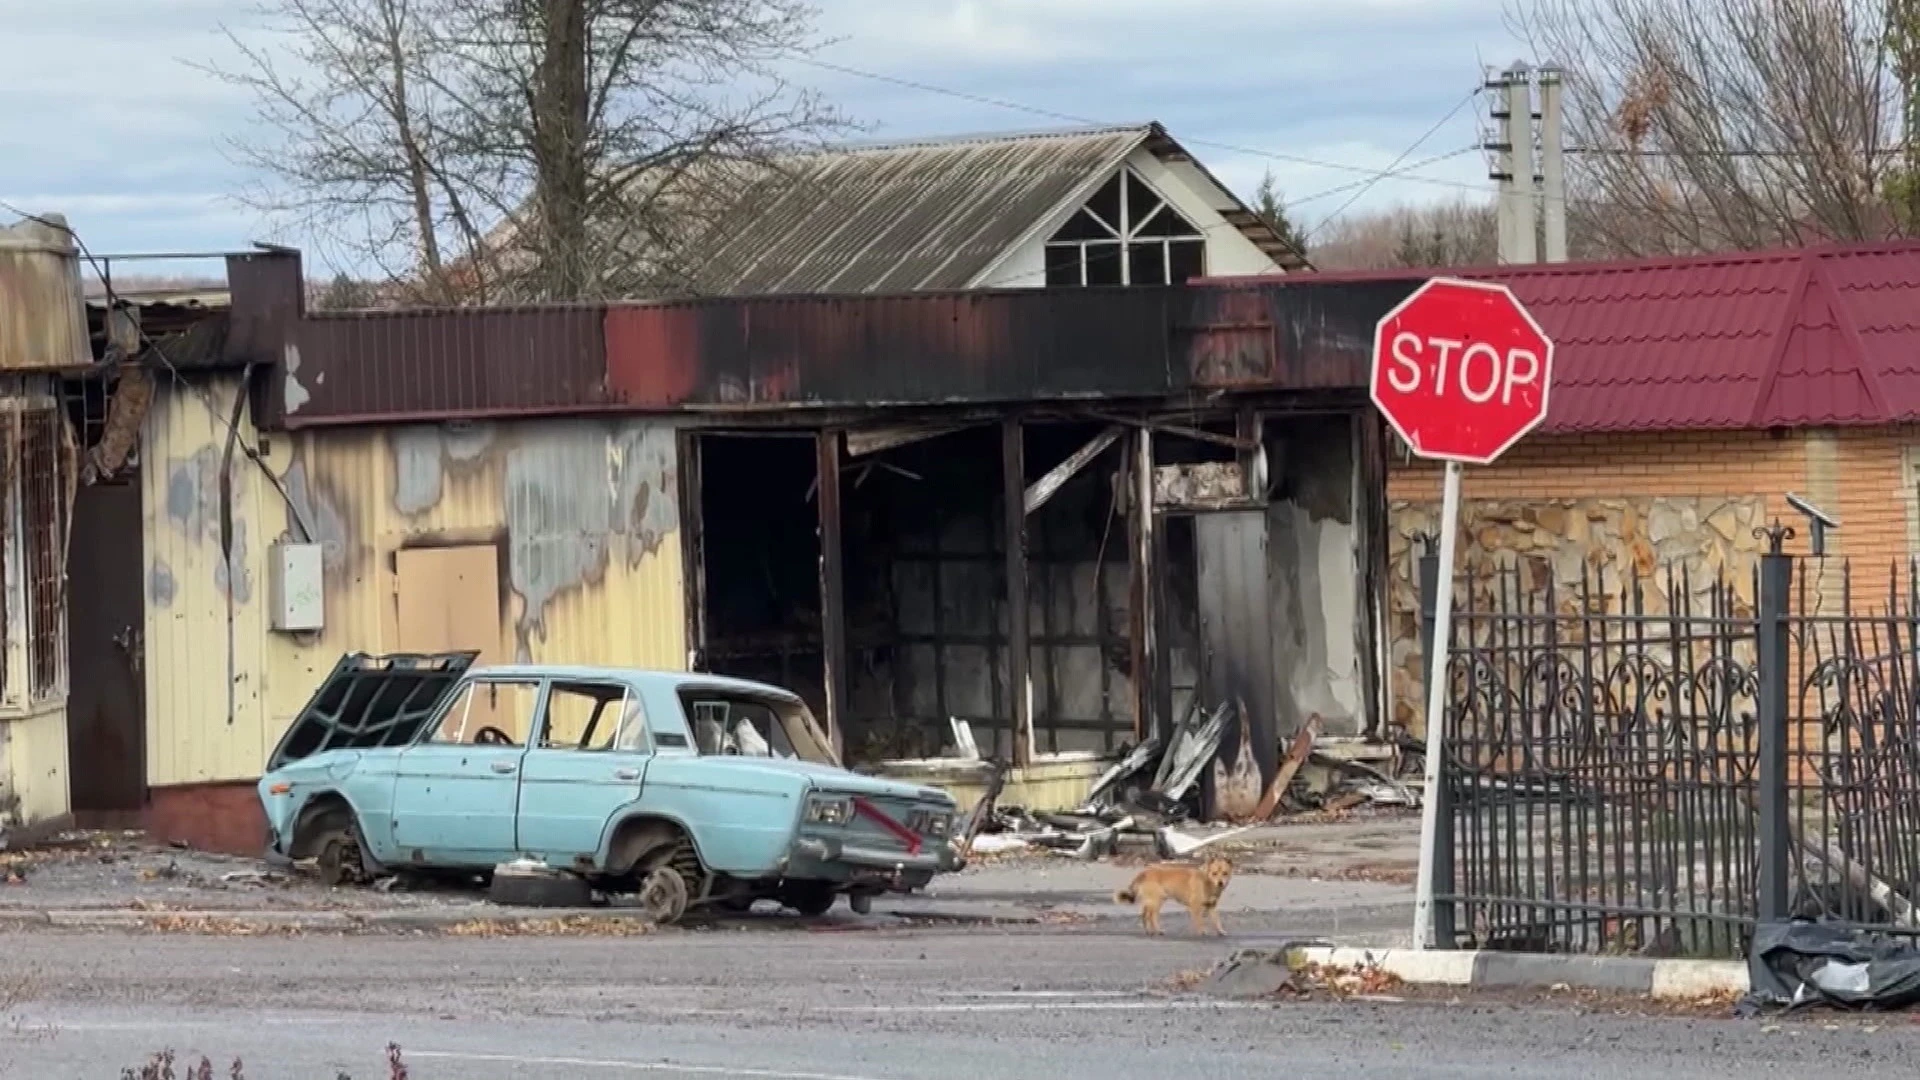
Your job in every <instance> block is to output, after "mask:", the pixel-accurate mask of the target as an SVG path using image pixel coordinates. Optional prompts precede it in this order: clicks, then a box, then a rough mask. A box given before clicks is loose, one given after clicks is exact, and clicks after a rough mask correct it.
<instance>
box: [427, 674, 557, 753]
mask: <svg viewBox="0 0 1920 1080" xmlns="http://www.w3.org/2000/svg"><path fill="white" fill-rule="evenodd" d="M539 700H540V683H539V682H538V681H537V680H533V679H476V680H473V681H471V682H469V683H467V684H466V685H465V686H463V687H461V688H460V690H459V691H458V692H457V694H456V696H455V697H454V700H453V704H452V705H451V706H450V707H449V708H448V709H447V712H446V715H445V716H442V717H441V718H440V723H439V725H438V726H436V727H435V728H434V730H433V736H432V737H431V738H430V739H428V740H427V741H428V742H432V743H441V744H452V745H465V746H474V745H509V746H519V745H522V744H523V743H525V742H526V739H527V732H528V731H529V730H530V729H531V728H532V727H533V723H532V721H533V709H534V705H535V704H536V703H538V701H539Z"/></svg>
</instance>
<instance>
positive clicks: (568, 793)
mask: <svg viewBox="0 0 1920 1080" xmlns="http://www.w3.org/2000/svg"><path fill="white" fill-rule="evenodd" d="M651 750H652V747H651V744H650V743H649V741H648V738H647V718H646V711H645V709H644V708H643V707H642V705H641V702H640V697H639V695H638V694H636V693H635V692H634V691H633V689H632V688H631V687H629V686H627V685H626V684H624V683H621V682H619V681H617V680H613V679H608V680H594V679H556V680H554V681H553V683H552V684H551V685H550V686H549V687H548V689H547V696H546V703H545V705H544V707H543V709H542V715H541V724H540V727H539V732H538V734H537V735H536V736H535V738H534V740H533V743H532V745H531V746H530V747H529V748H528V749H527V754H526V757H525V759H524V760H523V762H522V764H521V769H520V819H519V825H518V829H519V836H520V849H521V850H522V851H524V852H526V853H527V854H529V855H534V856H537V857H540V858H543V859H545V860H546V862H547V864H548V865H550V866H575V867H586V866H590V865H592V864H593V861H594V857H595V855H596V854H597V853H598V852H599V850H600V841H601V839H602V837H603V836H604V835H605V832H606V825H607V820H608V819H609V818H610V817H612V816H613V815H614V814H615V813H616V812H617V811H619V810H620V809H621V808H622V807H624V806H626V805H628V804H629V803H632V802H633V801H634V800H635V799H638V798H639V797H640V788H641V785H642V783H643V782H644V781H645V779H646V773H647V763H648V761H649V760H650V759H651V758H652V753H651Z"/></svg>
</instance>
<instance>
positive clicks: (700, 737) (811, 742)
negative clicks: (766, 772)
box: [680, 688, 836, 765]
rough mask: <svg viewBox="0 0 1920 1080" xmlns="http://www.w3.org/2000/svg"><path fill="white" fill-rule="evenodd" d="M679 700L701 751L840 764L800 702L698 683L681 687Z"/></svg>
mask: <svg viewBox="0 0 1920 1080" xmlns="http://www.w3.org/2000/svg"><path fill="white" fill-rule="evenodd" d="M680 702H681V704H682V705H683V706H684V707H685V708H686V710H687V722H688V724H689V725H690V726H691V727H692V728H693V738H694V742H695V743H697V744H698V745H699V747H700V752H701V753H702V754H709V755H716V756H718V755H738V756H740V757H772V758H797V759H799V760H801V761H811V762H816V763H819V764H825V765H832V764H835V763H836V762H835V761H834V758H833V751H832V750H831V749H830V748H829V747H828V745H827V741H826V739H825V738H823V737H822V736H821V734H820V730H819V729H818V728H817V727H815V726H814V724H813V715H812V713H810V712H808V711H807V707H806V706H805V705H803V704H801V703H799V702H796V701H787V700H783V699H780V698H771V697H756V696H754V695H752V694H742V693H735V692H728V691H717V690H702V689H698V688H689V689H687V690H684V691H682V692H681V695H680Z"/></svg>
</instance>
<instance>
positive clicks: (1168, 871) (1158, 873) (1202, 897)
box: [1113, 856, 1233, 934]
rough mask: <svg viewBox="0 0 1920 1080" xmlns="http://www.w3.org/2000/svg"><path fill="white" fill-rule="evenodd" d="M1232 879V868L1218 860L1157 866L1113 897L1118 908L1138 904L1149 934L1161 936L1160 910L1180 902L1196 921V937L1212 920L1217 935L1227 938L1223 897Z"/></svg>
mask: <svg viewBox="0 0 1920 1080" xmlns="http://www.w3.org/2000/svg"><path fill="white" fill-rule="evenodd" d="M1232 878H1233V864H1232V863H1230V862H1228V861H1227V860H1225V859H1222V858H1219V857H1218V856H1216V857H1214V858H1211V859H1208V860H1207V861H1206V862H1203V863H1200V864H1199V865H1197V866H1196V865H1195V864H1193V863H1173V862H1163V863H1154V864H1153V865H1152V866H1149V867H1147V868H1146V869H1145V870H1142V871H1140V873H1138V874H1136V875H1134V879H1133V884H1131V885H1128V886H1127V887H1126V888H1124V889H1121V890H1120V891H1119V892H1117V893H1114V894H1113V901H1114V903H1116V904H1139V905H1140V922H1141V924H1142V925H1144V926H1145V927H1146V928H1147V933H1149V934H1158V933H1159V932H1160V907H1161V905H1163V904H1165V903H1166V902H1167V901H1169V900H1177V901H1179V902H1180V906H1181V907H1184V908H1186V909H1187V915H1188V916H1189V917H1190V918H1192V919H1193V930H1194V933H1196V934H1204V933H1206V932H1207V920H1208V919H1212V920H1213V930H1214V933H1216V934H1225V933H1226V932H1227V931H1226V928H1225V927H1223V926H1221V925H1220V897H1221V894H1223V893H1225V892H1226V891H1227V882H1228V881H1230V880H1232Z"/></svg>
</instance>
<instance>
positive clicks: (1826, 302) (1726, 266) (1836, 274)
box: [1291, 241, 1920, 434]
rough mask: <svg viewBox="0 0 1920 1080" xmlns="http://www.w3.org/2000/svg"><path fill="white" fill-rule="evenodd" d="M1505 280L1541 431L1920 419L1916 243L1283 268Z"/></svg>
mask: <svg viewBox="0 0 1920 1080" xmlns="http://www.w3.org/2000/svg"><path fill="white" fill-rule="evenodd" d="M1432 274H1447V275H1450V276H1455V277H1465V278H1474V279H1479V280H1484V281H1499V282H1504V283H1505V284H1506V285H1507V286H1508V287H1510V288H1511V289H1513V292H1514V294H1515V295H1516V296H1518V297H1519V298H1520V300H1521V302H1522V303H1524V304H1526V305H1527V308H1528V310H1530V311H1531V312H1532V313H1533V316H1534V318H1535V319H1536V320H1538V322H1539V323H1540V326H1541V328H1542V329H1544V330H1545V331H1546V332H1547V334H1548V335H1549V336H1550V337H1552V338H1553V339H1554V343H1555V350H1554V380H1553V395H1552V398H1551V401H1552V405H1551V409H1550V411H1549V413H1548V415H1547V420H1546V423H1545V424H1543V425H1542V426H1541V429H1540V430H1542V431H1544V432H1558V433H1562V434H1564V433H1569V432H1597V431H1662V430H1665V431H1671V430H1701V429H1712V428H1720V429H1725V428H1771V427H1817V426H1840V425H1863V424H1887V423H1897V422H1903V421H1909V420H1920V242H1914V241H1902V242H1899V243H1889V244H1875V245H1871V246H1849V247H1815V248H1804V249H1797V250H1792V251H1772V252H1753V253H1738V254H1729V255H1715V256H1705V257H1698V258H1688V259H1666V260H1658V261H1635V262H1612V263H1563V264H1559V265H1553V266H1544V265H1531V266H1499V267H1479V268H1472V269H1465V270H1458V269H1445V270H1432V271H1424V270H1423V271H1411V272H1409V271H1404V270H1401V271H1387V272H1379V273H1356V274H1347V273H1333V274H1295V275H1291V277H1292V278H1293V279H1294V280H1300V281H1336V280H1337V281H1351V280H1366V279H1374V280H1381V279H1393V278H1405V277H1409V276H1413V277H1425V276H1428V275H1432Z"/></svg>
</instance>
